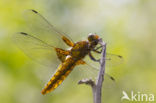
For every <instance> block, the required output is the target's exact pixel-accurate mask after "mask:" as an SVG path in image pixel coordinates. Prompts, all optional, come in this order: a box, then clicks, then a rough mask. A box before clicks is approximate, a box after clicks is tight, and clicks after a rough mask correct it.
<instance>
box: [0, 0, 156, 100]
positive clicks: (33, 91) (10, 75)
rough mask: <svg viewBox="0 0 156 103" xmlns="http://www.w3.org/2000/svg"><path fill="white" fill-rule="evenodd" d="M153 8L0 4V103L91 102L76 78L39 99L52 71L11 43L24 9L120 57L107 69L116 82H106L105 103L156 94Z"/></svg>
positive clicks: (99, 2)
mask: <svg viewBox="0 0 156 103" xmlns="http://www.w3.org/2000/svg"><path fill="white" fill-rule="evenodd" d="M155 5H156V1H155V0H25V1H24V0H0V103H92V93H91V88H90V87H89V86H86V85H77V84H76V82H77V81H76V82H74V81H75V78H77V76H78V75H79V74H78V73H76V74H74V75H71V76H70V77H69V78H67V80H66V81H65V82H64V83H63V84H62V85H61V86H60V87H59V88H58V89H56V91H54V92H52V93H49V94H47V95H44V96H43V95H41V93H40V91H41V90H42V88H43V87H44V84H45V83H46V82H47V80H49V77H51V75H52V71H51V69H50V68H47V67H44V66H42V65H39V64H37V63H35V62H32V60H31V59H29V58H28V57H27V56H25V55H24V53H23V52H22V51H20V50H19V49H18V48H17V47H16V45H15V44H14V43H13V42H12V41H11V39H10V38H11V37H12V35H13V34H14V33H16V32H19V31H21V27H22V26H24V25H25V23H24V18H23V17H22V12H23V11H24V10H27V9H35V10H37V11H39V12H40V13H41V14H43V15H44V16H45V17H46V18H47V19H48V20H49V21H50V22H51V23H52V24H53V25H55V26H56V27H58V28H59V29H60V30H61V31H63V32H65V33H67V34H69V36H71V38H73V40H74V41H79V40H84V39H86V38H87V35H88V33H90V32H93V33H94V32H95V33H97V34H99V35H100V37H102V38H103V40H104V41H106V42H107V50H108V52H111V53H114V54H120V55H122V56H123V57H124V62H123V63H122V64H120V65H117V66H112V67H109V68H106V71H107V72H108V73H109V74H111V75H112V76H113V77H115V78H116V83H112V82H110V81H107V80H106V82H104V87H103V96H102V97H103V103H120V102H121V97H122V91H123V90H124V91H126V92H127V93H128V94H130V92H131V91H134V92H135V93H137V92H141V93H147V94H150V93H152V94H155V95H156V82H155V78H156V68H155V67H156V65H155V61H156V40H155V39H156V14H155V13H156V6H155ZM54 67H55V66H54ZM54 67H53V68H54ZM56 67H57V65H56ZM123 102H128V101H126V100H125V101H123ZM130 103H131V102H130Z"/></svg>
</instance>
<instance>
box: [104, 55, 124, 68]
mask: <svg viewBox="0 0 156 103" xmlns="http://www.w3.org/2000/svg"><path fill="white" fill-rule="evenodd" d="M123 61H124V59H123V57H122V56H121V55H117V54H111V53H106V66H117V65H119V64H122V63H123Z"/></svg>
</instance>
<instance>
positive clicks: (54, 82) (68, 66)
mask: <svg viewBox="0 0 156 103" xmlns="http://www.w3.org/2000/svg"><path fill="white" fill-rule="evenodd" d="M75 65H76V62H75V61H74V60H73V58H72V57H69V58H67V59H66V60H65V62H64V63H62V64H60V65H59V67H58V69H57V71H56V73H55V74H54V75H53V76H52V78H51V79H50V81H49V82H48V83H47V85H46V86H45V88H44V89H43V90H42V94H46V93H49V92H50V91H53V90H54V89H55V88H57V87H58V86H59V85H60V84H61V83H62V82H63V81H64V79H65V78H66V77H67V76H68V75H69V73H70V72H71V71H72V70H73V68H74V67H75Z"/></svg>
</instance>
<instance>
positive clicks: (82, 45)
mask: <svg viewBox="0 0 156 103" xmlns="http://www.w3.org/2000/svg"><path fill="white" fill-rule="evenodd" d="M89 52H90V49H89V43H88V41H80V42H77V43H75V45H74V47H72V49H71V53H70V55H71V56H72V57H73V58H75V59H76V60H80V59H83V58H84V57H85V56H86V55H87V54H88V53H89Z"/></svg>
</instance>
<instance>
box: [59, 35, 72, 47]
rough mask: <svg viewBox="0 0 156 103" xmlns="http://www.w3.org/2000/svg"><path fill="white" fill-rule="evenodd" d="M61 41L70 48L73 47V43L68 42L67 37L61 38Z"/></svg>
mask: <svg viewBox="0 0 156 103" xmlns="http://www.w3.org/2000/svg"><path fill="white" fill-rule="evenodd" d="M62 40H63V41H64V42H65V43H66V44H67V45H68V46H70V47H73V46H74V43H73V42H72V41H70V40H69V39H68V38H67V37H65V36H62Z"/></svg>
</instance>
